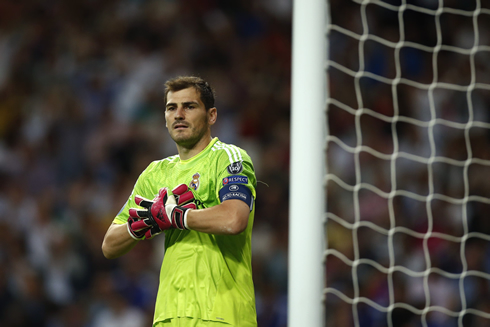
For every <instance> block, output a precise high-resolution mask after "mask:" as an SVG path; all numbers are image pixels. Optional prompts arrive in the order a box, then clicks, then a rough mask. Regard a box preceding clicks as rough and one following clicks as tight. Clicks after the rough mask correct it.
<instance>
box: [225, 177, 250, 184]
mask: <svg viewBox="0 0 490 327" xmlns="http://www.w3.org/2000/svg"><path fill="white" fill-rule="evenodd" d="M227 184H248V177H247V176H242V175H236V176H228V177H225V178H223V185H227Z"/></svg>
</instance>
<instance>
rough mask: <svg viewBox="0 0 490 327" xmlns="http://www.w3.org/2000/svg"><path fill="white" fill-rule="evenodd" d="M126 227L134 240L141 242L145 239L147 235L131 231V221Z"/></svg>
mask: <svg viewBox="0 0 490 327" xmlns="http://www.w3.org/2000/svg"><path fill="white" fill-rule="evenodd" d="M126 227H127V228H128V233H129V236H131V237H132V238H133V239H134V240H136V241H141V240H144V239H145V233H141V232H140V233H136V232H135V231H134V230H132V229H131V223H130V222H129V221H128V222H127V223H126Z"/></svg>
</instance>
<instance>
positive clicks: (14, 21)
mask: <svg viewBox="0 0 490 327" xmlns="http://www.w3.org/2000/svg"><path fill="white" fill-rule="evenodd" d="M290 16H291V3H290V1H288V0H285V1H281V0H277V1H250V0H247V1H226V0H182V1H173V0H107V1H94V0H70V1H59V0H48V1H46V0H25V1H24V0H23V1H15V0H5V1H0V138H1V141H0V179H1V181H2V182H1V183H0V229H1V230H2V236H1V237H0V326H2V327H21V326H22V327H23V326H39V327H43V326H45V327H64V326H66V327H77V326H80V327H111V326H118V327H140V326H151V321H152V315H153V306H154V300H155V296H156V289H157V283H158V271H159V266H160V263H161V259H162V255H163V236H161V238H160V239H158V238H156V239H154V240H152V241H146V242H140V243H139V244H138V245H137V247H136V248H135V249H133V250H132V251H131V252H130V253H129V254H127V255H125V256H123V257H122V258H120V259H116V260H107V259H105V258H104V257H103V256H102V253H101V249H100V248H101V242H102V239H103V236H104V233H105V231H106V229H107V228H108V226H109V224H110V223H111V221H112V219H113V217H114V216H115V215H116V214H117V212H118V211H119V209H120V208H121V206H122V205H123V204H124V203H125V201H126V199H127V197H128V196H129V193H130V191H131V189H132V186H133V184H134V182H135V181H136V178H137V177H138V175H139V173H140V172H141V171H142V170H143V169H144V168H145V167H146V165H148V164H149V163H150V162H151V161H153V160H157V159H161V158H163V157H165V156H168V155H173V154H175V153H176V148H175V145H174V144H173V141H172V140H171V139H170V138H169V136H168V134H167V132H166V129H165V121H164V104H163V103H162V96H163V92H162V91H163V83H164V82H165V81H166V80H167V79H168V78H171V77H175V76H177V75H181V74H193V75H199V76H201V77H203V78H205V79H206V80H208V81H209V82H210V83H211V85H213V86H214V88H215V89H216V91H217V107H218V112H219V118H218V124H217V125H216V126H215V129H214V136H218V137H219V138H220V139H221V140H222V141H224V142H227V143H235V144H237V145H239V146H241V147H243V148H245V149H246V150H247V151H248V152H249V154H250V155H251V157H252V159H253V160H254V163H255V165H256V173H257V178H258V180H259V181H261V182H259V184H258V188H257V191H258V194H259V198H258V201H257V211H256V222H255V231H254V249H253V251H254V259H253V260H254V262H253V267H254V275H255V276H254V279H255V285H256V290H257V291H256V293H257V308H258V320H259V323H260V325H261V326H264V327H266V326H285V321H286V292H287V290H286V284H287V261H286V260H287V228H288V223H287V222H288V206H287V196H288V163H289V156H288V152H289V110H290V109H289V101H290V99H289V98H290V90H289V85H290V60H291V59H290V48H291V36H290V34H291V33H290V29H291V18H290Z"/></svg>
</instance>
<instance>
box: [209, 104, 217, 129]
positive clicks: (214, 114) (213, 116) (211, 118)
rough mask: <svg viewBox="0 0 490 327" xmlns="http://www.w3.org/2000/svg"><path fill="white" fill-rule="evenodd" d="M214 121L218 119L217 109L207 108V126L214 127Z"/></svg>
mask: <svg viewBox="0 0 490 327" xmlns="http://www.w3.org/2000/svg"><path fill="white" fill-rule="evenodd" d="M216 119H218V109H216V108H209V110H208V124H209V125H214V123H216Z"/></svg>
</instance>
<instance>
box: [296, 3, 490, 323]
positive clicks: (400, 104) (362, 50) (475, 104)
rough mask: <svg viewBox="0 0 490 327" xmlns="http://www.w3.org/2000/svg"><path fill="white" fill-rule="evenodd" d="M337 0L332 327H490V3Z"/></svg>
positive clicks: (332, 88)
mask: <svg viewBox="0 0 490 327" xmlns="http://www.w3.org/2000/svg"><path fill="white" fill-rule="evenodd" d="M327 3H328V6H329V17H330V18H329V22H328V24H327V27H326V35H327V40H328V49H329V52H328V60H326V66H327V69H326V71H327V78H328V85H329V87H328V90H329V91H328V93H329V95H328V97H327V99H326V115H327V136H326V175H325V192H326V199H327V201H326V214H325V217H324V225H325V233H326V240H327V242H326V246H325V251H324V264H325V286H324V289H323V297H324V298H323V300H324V302H323V303H324V317H325V318H324V321H323V322H322V324H325V326H342V327H347V326H356V327H382V326H390V327H391V326H393V327H404V326H407V327H408V326H444V327H451V326H465V327H466V326H490V1H489V0H487V1H484V0H412V1H409V0H385V1H376V0H364V1H361V0H336V1H334V0H332V1H327ZM318 110H321V108H319V109H318ZM293 174H294V172H293ZM290 310H294V309H292V308H290Z"/></svg>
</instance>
